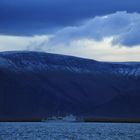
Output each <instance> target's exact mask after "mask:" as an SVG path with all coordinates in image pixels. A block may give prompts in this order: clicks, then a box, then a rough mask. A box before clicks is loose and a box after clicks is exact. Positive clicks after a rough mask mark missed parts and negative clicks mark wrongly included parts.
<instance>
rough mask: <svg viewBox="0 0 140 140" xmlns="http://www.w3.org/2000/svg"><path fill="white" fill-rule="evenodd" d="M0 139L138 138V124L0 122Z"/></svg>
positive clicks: (112, 139)
mask: <svg viewBox="0 0 140 140" xmlns="http://www.w3.org/2000/svg"><path fill="white" fill-rule="evenodd" d="M0 140H140V124H127V123H122V124H121V123H38V122H34V123H25V122H23V123H0Z"/></svg>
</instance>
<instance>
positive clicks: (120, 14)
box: [0, 0, 140, 61]
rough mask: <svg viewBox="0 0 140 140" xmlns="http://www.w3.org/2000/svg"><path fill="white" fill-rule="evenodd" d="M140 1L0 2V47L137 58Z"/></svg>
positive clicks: (115, 58)
mask: <svg viewBox="0 0 140 140" xmlns="http://www.w3.org/2000/svg"><path fill="white" fill-rule="evenodd" d="M139 5H140V1H139V0H133V1H132V0H118V1H113V0H20V1H19V0H10V1H9V0H1V1H0V51H7V50H8V51H9V50H36V51H46V52H52V53H62V54H68V55H75V56H80V57H86V58H92V59H97V60H104V61H140V56H139V53H140V28H139V26H140V14H139V13H140V6H139Z"/></svg>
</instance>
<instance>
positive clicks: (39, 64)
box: [0, 51, 140, 121]
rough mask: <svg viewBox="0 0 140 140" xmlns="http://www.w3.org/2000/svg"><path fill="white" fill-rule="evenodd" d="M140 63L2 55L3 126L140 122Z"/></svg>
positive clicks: (0, 98) (19, 53)
mask: <svg viewBox="0 0 140 140" xmlns="http://www.w3.org/2000/svg"><path fill="white" fill-rule="evenodd" d="M139 99H140V63H139V62H135V63H133V62H127V63H126V62H124V63H113V62H99V61H95V60H90V59H83V58H77V57H72V56H65V55H57V54H50V53H43V52H28V51H17V52H16V51H15V52H1V53H0V120H1V121H4V120H27V119H42V118H46V117H49V116H54V115H57V114H60V115H66V114H74V115H76V116H79V117H81V116H82V117H95V118H118V119H121V118H122V119H140V102H139Z"/></svg>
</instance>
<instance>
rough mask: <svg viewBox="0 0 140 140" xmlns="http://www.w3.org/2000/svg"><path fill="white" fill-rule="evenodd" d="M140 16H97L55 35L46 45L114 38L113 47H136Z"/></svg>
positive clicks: (136, 14)
mask: <svg viewBox="0 0 140 140" xmlns="http://www.w3.org/2000/svg"><path fill="white" fill-rule="evenodd" d="M139 27H140V14H139V13H127V12H125V11H124V12H116V13H114V14H109V15H106V16H97V17H95V18H92V19H90V20H88V21H85V22H84V23H83V25H80V26H72V27H66V28H64V29H62V30H60V31H58V32H56V33H55V34H54V36H53V37H52V38H51V39H50V40H49V42H47V43H46V44H45V43H44V44H45V45H49V46H57V45H60V44H61V45H62V44H64V45H67V46H68V44H69V43H71V42H72V41H76V40H82V39H90V40H95V41H101V40H103V39H104V38H109V37H112V38H113V40H112V45H116V44H118V45H120V46H121V45H123V46H126V47H134V46H137V45H139V44H140V28H139Z"/></svg>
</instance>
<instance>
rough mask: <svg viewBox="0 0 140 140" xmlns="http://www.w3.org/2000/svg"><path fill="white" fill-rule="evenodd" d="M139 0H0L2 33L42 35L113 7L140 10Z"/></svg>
mask: <svg viewBox="0 0 140 140" xmlns="http://www.w3.org/2000/svg"><path fill="white" fill-rule="evenodd" d="M139 5H140V1H139V0H122V1H120V0H118V1H113V0H20V1H19V0H0V34H1V35H20V36H27V35H28V36H30V35H44V34H46V33H47V34H48V33H52V32H54V31H56V30H58V29H60V28H62V27H66V26H73V25H78V24H80V22H81V21H83V20H85V19H89V18H91V17H95V16H97V15H98V16H101V15H105V14H109V13H114V12H116V11H123V10H126V11H128V12H140V8H139Z"/></svg>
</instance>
